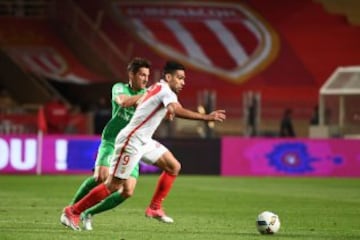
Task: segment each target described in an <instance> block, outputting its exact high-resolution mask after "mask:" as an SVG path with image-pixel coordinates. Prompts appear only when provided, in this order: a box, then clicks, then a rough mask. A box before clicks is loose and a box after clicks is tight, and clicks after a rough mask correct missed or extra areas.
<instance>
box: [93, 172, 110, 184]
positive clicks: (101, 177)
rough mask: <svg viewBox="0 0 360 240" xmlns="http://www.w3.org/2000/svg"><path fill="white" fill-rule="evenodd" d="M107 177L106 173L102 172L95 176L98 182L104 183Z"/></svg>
mask: <svg viewBox="0 0 360 240" xmlns="http://www.w3.org/2000/svg"><path fill="white" fill-rule="evenodd" d="M107 177H108V176H107V175H105V174H100V175H99V176H98V177H97V178H95V180H96V182H97V183H103V182H105V181H106V179H107Z"/></svg>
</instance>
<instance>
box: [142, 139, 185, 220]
mask: <svg viewBox="0 0 360 240" xmlns="http://www.w3.org/2000/svg"><path fill="white" fill-rule="evenodd" d="M154 142H155V146H156V147H155V148H154V149H153V150H152V151H151V152H149V153H147V154H145V155H144V159H145V161H147V162H150V163H153V164H154V165H156V166H158V167H159V168H161V169H162V170H163V172H162V174H161V175H160V177H159V180H158V183H157V186H156V189H155V192H154V195H153V197H152V200H151V203H150V205H149V207H148V208H147V209H146V211H145V216H147V217H152V218H156V219H158V220H160V221H162V222H166V223H172V222H173V219H172V218H170V217H168V216H166V214H165V212H164V210H163V208H162V202H163V201H164V199H165V198H166V197H167V195H168V193H169V192H170V190H171V187H172V185H173V183H174V181H175V179H176V176H177V175H178V174H179V172H180V169H181V165H180V163H179V161H178V160H177V159H176V158H175V157H174V155H173V154H172V153H171V152H170V151H169V150H168V149H167V148H165V147H164V146H163V145H162V144H160V143H158V142H156V141H154ZM153 159H156V160H155V161H154V160H153Z"/></svg>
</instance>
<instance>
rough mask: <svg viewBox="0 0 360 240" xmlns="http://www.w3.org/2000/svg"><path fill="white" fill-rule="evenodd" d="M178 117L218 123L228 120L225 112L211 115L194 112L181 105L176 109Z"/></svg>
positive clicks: (221, 111)
mask: <svg viewBox="0 0 360 240" xmlns="http://www.w3.org/2000/svg"><path fill="white" fill-rule="evenodd" d="M174 112H175V115H176V117H179V118H184V119H191V120H204V121H217V122H223V121H224V120H225V119H226V112H225V110H215V111H213V112H211V113H209V114H203V113H199V112H194V111H192V110H189V109H187V108H183V107H182V106H181V105H180V104H178V105H177V106H176V108H174Z"/></svg>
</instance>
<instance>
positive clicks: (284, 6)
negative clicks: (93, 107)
mask: <svg viewBox="0 0 360 240" xmlns="http://www.w3.org/2000/svg"><path fill="white" fill-rule="evenodd" d="M5 2H9V1H5ZM44 2H48V3H50V2H51V3H54V4H51V6H50V10H48V11H50V12H51V14H50V15H51V18H50V19H51V21H48V22H49V23H46V24H48V25H46V24H45V23H44V22H42V23H41V24H40V23H34V22H36V21H40V20H31V21H30V22H29V23H24V25H25V24H28V25H27V27H29V28H30V27H31V26H29V25H31V24H33V26H34V25H36V26H37V28H39V29H43V28H47V30H46V32H47V34H49V32H50V33H51V38H50V37H49V38H48V39H51V42H54V44H53V45H52V47H53V48H55V49H56V50H57V52H56V54H59V55H60V54H61V57H62V58H64V59H66V61H68V62H69V65H71V68H70V69H68V70H67V71H68V72H62V73H61V74H58V76H57V77H56V78H59V79H62V80H83V79H90V80H89V81H91V82H92V84H90V85H88V86H87V87H86V89H87V90H86V91H88V92H89V94H84V96H82V97H83V98H82V99H77V100H76V101H83V102H87V101H89V99H91V97H89V96H91V93H95V94H99V92H100V91H101V92H102V94H104V95H107V92H108V91H109V90H108V88H109V85H110V84H111V81H112V80H114V79H116V80H119V81H124V79H126V78H125V77H124V69H125V66H126V63H127V61H128V60H129V59H131V58H132V57H134V56H143V57H146V58H148V59H150V60H151V61H152V63H153V79H154V80H156V79H157V78H159V75H160V69H161V67H162V65H163V62H164V61H165V59H168V58H176V59H179V60H181V61H183V62H184V63H185V64H186V65H187V67H188V71H187V75H188V85H187V87H186V88H185V89H184V91H183V92H182V93H181V98H182V102H183V104H184V105H185V106H188V107H190V108H193V109H196V107H197V106H198V105H199V103H200V102H201V99H200V97H199V96H200V95H201V93H202V92H203V91H210V92H215V96H216V104H215V105H216V106H217V107H218V108H226V110H227V112H228V116H229V119H228V121H226V124H222V125H221V126H216V127H217V128H216V131H218V132H219V133H220V134H227V135H238V134H242V133H243V132H244V126H243V122H244V121H243V119H244V118H245V111H244V108H243V106H244V104H243V99H244V95H245V94H246V93H247V92H249V91H255V92H257V93H259V94H260V96H261V98H260V99H261V103H260V106H261V108H260V110H261V114H260V115H261V123H260V128H261V129H260V134H261V132H262V133H264V132H270V133H272V134H275V133H276V131H277V129H278V124H279V121H280V118H281V114H282V112H283V110H284V109H285V108H292V109H293V110H294V113H293V118H294V122H295V125H296V128H297V129H300V130H299V131H298V135H299V136H307V133H308V127H309V119H310V117H311V114H312V109H313V107H314V106H315V105H316V104H317V101H318V90H319V88H320V87H321V85H322V84H323V82H324V81H325V79H327V77H328V76H329V75H330V74H331V72H332V71H333V70H334V69H335V68H336V67H337V66H339V65H353V64H355V63H357V62H358V56H359V55H360V50H359V48H358V42H359V41H360V35H359V30H358V27H355V26H354V25H351V24H349V22H347V21H344V19H345V17H344V16H340V15H338V14H333V13H334V12H336V11H332V12H331V13H329V12H328V8H327V7H325V8H324V6H325V5H323V2H325V1H311V0H304V1H298V2H293V1H292V2H289V1H286V0H278V1H276V4H274V3H273V2H268V1H263V0H246V1H242V2H239V1H226V2H223V1H221V2H220V1H219V2H206V1H199V2H198V3H197V4H191V3H189V4H188V5H186V4H183V3H182V4H179V3H178V2H177V1H167V2H166V4H158V3H156V2H152V1H148V2H146V4H145V3H144V2H142V4H140V5H139V4H138V1H120V0H114V1H100V0H94V1H85V0H74V1H71V0H64V1H60V0H57V1H44ZM320 2H321V3H320ZM333 2H335V1H333ZM346 2H351V1H346ZM353 3H354V4H356V1H353ZM333 5H334V4H333ZM219 6H221V7H220V8H218V7H219ZM340 8H341V7H339V9H340ZM0 9H3V8H0ZM5 9H8V10H6V11H7V12H11V13H12V14H14V13H13V12H14V11H13V10H12V8H11V7H10V8H9V7H8V8H5ZM6 11H5V12H6ZM39 12H41V11H39ZM340 12H341V11H340ZM214 13H217V14H218V15H216V14H215V15H211V14H214ZM25 15H26V14H25ZM169 19H170V20H169ZM209 19H210V20H209ZM31 22H33V23H31ZM315 23H316V24H315ZM16 24H19V25H22V23H16ZM16 24H15V25H16ZM50 24H52V25H50ZM54 26H55V27H54ZM25 32H26V31H25ZM264 36H265V37H264ZM55 38H56V39H55ZM24 39H26V38H24ZM28 40H29V39H27V41H28ZM30 40H31V41H39V39H35V40H34V39H30ZM42 41H43V39H42ZM64 42H66V44H67V45H72V48H74V49H76V51H74V50H71V51H68V50H70V49H69V48H68V47H66V44H64ZM58 49H60V50H58ZM64 49H65V50H64ZM74 52H76V56H74ZM88 52H93V55H92V56H97V59H98V60H99V61H95V60H94V57H89V55H87V53H88ZM7 53H9V54H10V56H11V54H12V56H13V55H16V54H15V53H13V52H11V51H10V50H7ZM49 53H50V55H51V54H52V53H51V51H50V50H49V49H46V50H44V51H43V52H42V54H43V55H44V56H48V55H49ZM52 56H54V55H52ZM56 56H57V55H56ZM77 56H79V58H80V59H82V60H85V62H86V60H89V61H88V62H87V63H86V65H87V66H89V65H90V66H91V69H92V70H94V69H96V72H101V73H104V75H105V76H106V77H105V79H104V78H101V77H98V75H93V72H92V70H89V69H88V68H86V67H84V66H83V64H82V62H83V61H79V59H78V58H77ZM13 58H14V56H13ZM50 59H52V60H51V61H50V62H53V63H55V64H54V65H55V66H56V67H55V69H59V66H60V65H59V63H58V62H56V59H58V57H53V58H50ZM54 59H55V60H54ZM90 60H91V61H90ZM93 60H94V61H93ZM17 61H19V60H17ZM35 62H37V61H35ZM60 62H61V61H60ZM103 63H105V64H103ZM21 65H23V63H21ZM104 65H105V66H104ZM40 66H45V67H48V65H40ZM99 66H104V68H107V69H100V68H101V67H99ZM35 68H36V69H37V71H38V70H39V65H36V67H35ZM60 68H61V67H60ZM50 69H51V68H50ZM50 69H48V68H41V71H42V72H43V73H44V75H45V76H47V77H52V78H54V75H53V74H54V73H53V72H50V73H49V70H50ZM69 71H73V72H74V73H75V75H76V76H77V77H76V78H72V77H69V75H68V74H69ZM70 76H71V74H70ZM96 82H98V83H100V85H97V84H94V83H96ZM101 83H105V84H104V85H102V84H101ZM55 85H56V88H57V89H61V90H62V92H67V93H68V96H67V97H68V98H71V97H72V95H73V93H76V92H79V91H82V92H83V91H84V93H85V92H86V91H85V90H84V88H82V87H81V85H79V84H72V85H71V86H70V87H69V85H66V84H64V83H61V82H57V83H56V84H55ZM59 85H60V86H59ZM99 86H101V87H99ZM64 89H65V90H64ZM100 89H101V90H100Z"/></svg>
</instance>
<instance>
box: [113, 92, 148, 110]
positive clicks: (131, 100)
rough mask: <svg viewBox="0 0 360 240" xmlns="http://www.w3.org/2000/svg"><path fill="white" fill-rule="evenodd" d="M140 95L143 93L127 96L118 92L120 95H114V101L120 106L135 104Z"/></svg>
mask: <svg viewBox="0 0 360 240" xmlns="http://www.w3.org/2000/svg"><path fill="white" fill-rule="evenodd" d="M142 96H143V94H138V95H135V96H128V95H125V94H120V95H118V96H116V98H115V101H116V103H117V104H119V105H120V106H121V107H131V106H136V105H137V104H138V102H139V100H140V98H141V97H142Z"/></svg>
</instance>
